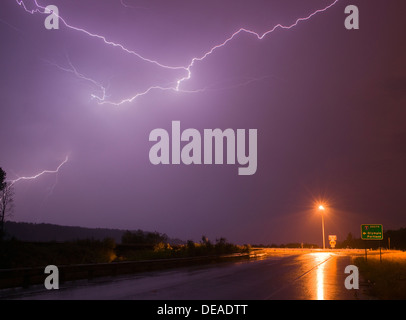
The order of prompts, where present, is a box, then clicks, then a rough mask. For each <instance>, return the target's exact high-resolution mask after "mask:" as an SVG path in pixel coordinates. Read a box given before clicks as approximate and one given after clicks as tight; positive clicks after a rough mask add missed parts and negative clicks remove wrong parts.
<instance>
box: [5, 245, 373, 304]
mask: <svg viewBox="0 0 406 320" xmlns="http://www.w3.org/2000/svg"><path fill="white" fill-rule="evenodd" d="M350 264H352V263H351V257H350V256H349V255H348V254H346V253H339V252H335V253H334V252H308V253H303V254H292V255H282V256H270V257H266V258H264V259H262V260H254V261H243V262H237V263H222V264H214V265H209V266H201V267H184V268H179V269H171V270H167V271H156V272H148V273H142V274H137V275H127V276H123V277H116V278H104V279H95V280H92V281H87V280H83V281H75V282H71V283H66V284H62V285H61V287H60V289H59V290H46V289H45V288H44V286H36V287H32V288H30V289H13V290H8V291H3V292H0V298H3V299H31V300H36V299H40V300H47V299H52V300H63V299H75V300H82V299H83V300H84V299H97V300H100V299H109V300H220V299H221V300H230V299H231V300H357V299H359V300H362V299H368V297H367V296H365V295H364V294H363V292H362V288H361V289H359V290H355V289H352V290H347V289H346V288H345V286H344V280H345V278H346V277H347V276H348V274H345V273H344V269H345V267H346V266H347V265H350Z"/></svg>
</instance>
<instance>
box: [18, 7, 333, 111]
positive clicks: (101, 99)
mask: <svg viewBox="0 0 406 320" xmlns="http://www.w3.org/2000/svg"><path fill="white" fill-rule="evenodd" d="M16 2H17V4H18V5H19V6H21V7H22V8H23V9H24V10H25V11H26V12H28V13H30V14H35V13H41V14H48V13H46V10H45V7H43V6H41V5H40V4H38V1H37V0H33V4H34V8H33V9H28V7H27V6H26V4H25V2H24V0H16ZM338 2H339V0H334V1H333V2H332V3H330V4H329V5H327V6H326V7H324V8H321V9H317V10H315V11H313V12H311V13H310V14H308V15H306V16H304V17H300V18H298V19H296V20H295V21H294V22H293V23H292V24H289V25H283V24H277V25H275V26H273V27H272V28H270V29H269V30H267V31H265V32H264V33H262V34H260V33H257V32H255V31H253V30H250V29H246V28H240V29H238V30H237V31H236V32H234V33H233V34H231V35H230V36H229V37H228V38H226V39H225V40H224V41H223V42H221V43H219V44H217V45H215V46H213V47H211V48H210V49H209V50H208V51H206V52H205V53H203V54H202V55H200V56H198V57H194V58H192V59H191V60H190V63H188V64H186V65H184V66H170V65H167V64H164V63H161V62H159V61H157V60H154V59H150V58H147V57H144V56H143V55H141V54H140V53H138V52H136V51H134V50H131V49H128V48H127V47H125V46H124V45H122V44H120V43H116V42H114V41H111V40H108V39H107V38H106V37H105V36H102V35H99V34H96V33H93V32H90V31H88V30H86V29H83V28H80V27H75V26H72V25H70V24H69V23H68V22H67V21H66V20H65V19H64V18H63V17H61V16H58V18H59V20H60V21H61V22H62V23H63V25H65V27H67V28H69V29H71V30H74V31H77V32H81V33H84V34H86V35H87V36H89V37H92V38H96V39H99V40H101V41H103V42H104V43H105V44H106V45H109V46H113V47H117V48H119V49H121V50H122V51H124V52H126V53H128V54H131V55H134V56H136V57H137V58H139V59H141V60H142V61H144V62H146V63H151V64H154V65H156V66H158V67H160V68H164V69H169V70H173V71H179V70H181V71H183V72H185V76H183V77H181V78H178V79H176V78H175V80H174V81H173V83H172V84H170V85H168V86H159V85H155V86H151V87H149V88H147V89H146V90H144V91H142V92H139V93H137V94H135V95H133V96H132V97H130V98H126V99H123V100H121V101H118V102H113V101H108V100H106V99H105V98H106V92H105V88H104V87H103V86H102V85H101V84H100V83H98V82H97V81H95V80H93V79H90V78H88V77H85V76H84V75H83V74H81V73H79V72H78V71H77V69H76V68H74V67H73V65H72V64H70V67H71V68H70V69H66V68H62V67H59V68H60V69H61V70H64V71H67V72H71V73H74V74H75V75H76V76H77V77H78V78H81V79H83V80H87V81H90V82H92V83H93V84H94V85H96V86H97V87H99V88H100V89H101V91H102V96H96V95H91V96H92V98H94V99H96V100H97V101H98V103H99V104H110V105H115V106H119V105H121V104H124V103H130V102H133V101H134V100H135V99H137V98H139V97H140V96H144V95H146V94H149V93H150V92H152V91H155V90H161V91H166V90H171V91H177V92H200V91H204V89H199V90H194V91H187V90H181V85H182V84H183V83H184V82H186V81H188V80H190V79H191V77H192V68H193V66H194V65H195V64H196V63H197V62H201V61H203V60H205V59H206V58H207V57H208V56H210V55H211V54H213V53H214V52H215V51H217V50H218V49H220V48H222V47H225V46H226V45H227V44H228V43H229V42H230V41H232V40H233V39H235V38H236V37H237V36H238V35H240V34H241V33H247V34H250V35H252V36H254V37H256V38H257V39H258V40H263V39H264V38H265V37H266V36H268V35H270V34H272V33H273V32H275V31H276V30H278V29H285V30H286V29H292V28H294V27H296V26H297V25H298V24H299V23H301V22H304V21H308V20H310V19H311V18H312V17H314V16H315V15H317V14H320V13H323V12H326V11H327V10H329V9H330V8H332V7H333V6H335V5H336V4H337V3H338ZM121 5H122V6H124V7H126V6H127V5H126V4H125V3H123V0H121Z"/></svg>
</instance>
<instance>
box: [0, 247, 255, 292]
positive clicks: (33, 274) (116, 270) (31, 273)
mask: <svg viewBox="0 0 406 320" xmlns="http://www.w3.org/2000/svg"><path fill="white" fill-rule="evenodd" d="M261 255H262V254H261V253H260V252H253V253H247V254H230V255H213V256H202V257H193V258H176V259H157V260H142V261H125V262H111V263H98V264H81V265H64V266H57V267H58V269H59V281H60V283H63V282H67V281H74V280H81V279H92V278H96V277H109V276H117V275H124V274H133V273H139V272H146V271H154V270H162V269H170V268H177V267H184V266H192V265H205V264H210V263H218V262H225V261H232V260H236V259H249V258H253V257H259V256H261ZM44 270H45V266H44V267H35V268H19V269H4V270H0V289H6V288H16V287H25V288H26V287H29V286H30V285H35V284H41V283H44V281H45V278H46V277H47V276H48V275H47V274H45V273H44Z"/></svg>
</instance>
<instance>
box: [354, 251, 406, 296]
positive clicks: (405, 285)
mask: <svg viewBox="0 0 406 320" xmlns="http://www.w3.org/2000/svg"><path fill="white" fill-rule="evenodd" d="M354 263H355V265H357V266H358V268H359V271H360V274H361V276H362V277H363V279H364V280H366V281H368V283H369V285H370V287H369V290H368V293H369V294H370V295H371V296H373V297H375V298H378V299H381V300H405V299H406V252H401V251H398V252H396V251H389V252H383V254H382V262H381V261H380V259H379V254H376V253H375V254H368V257H367V261H365V257H356V258H354Z"/></svg>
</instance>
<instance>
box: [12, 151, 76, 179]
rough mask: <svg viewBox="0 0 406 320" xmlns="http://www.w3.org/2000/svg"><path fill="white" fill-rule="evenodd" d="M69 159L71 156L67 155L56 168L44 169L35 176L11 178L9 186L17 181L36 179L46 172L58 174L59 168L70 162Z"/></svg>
mask: <svg viewBox="0 0 406 320" xmlns="http://www.w3.org/2000/svg"><path fill="white" fill-rule="evenodd" d="M68 160H69V158H68V156H66V158H65V160H63V161H62V163H61V164H59V166H58V167H57V168H56V169H55V170H44V171H41V172H40V173H37V174H35V175H33V176H23V177H18V178H17V179H14V180H9V181H8V183H9V187H11V186H13V185H14V184H16V183H17V182H19V181H22V180H35V179H38V178H39V177H41V176H43V175H45V174H58V173H59V170H60V169H61V168H62V167H63V165H64V164H66V163H67V162H68Z"/></svg>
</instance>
